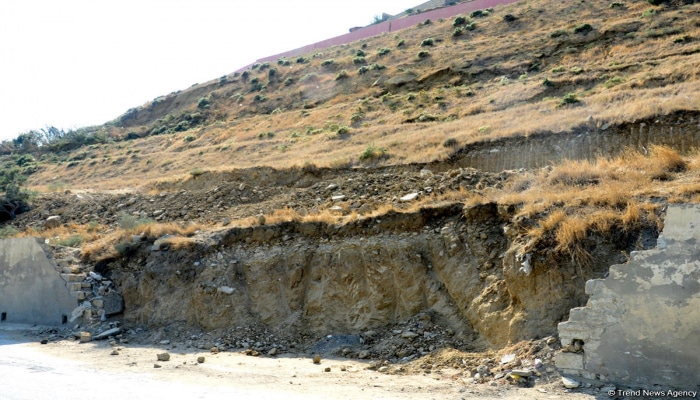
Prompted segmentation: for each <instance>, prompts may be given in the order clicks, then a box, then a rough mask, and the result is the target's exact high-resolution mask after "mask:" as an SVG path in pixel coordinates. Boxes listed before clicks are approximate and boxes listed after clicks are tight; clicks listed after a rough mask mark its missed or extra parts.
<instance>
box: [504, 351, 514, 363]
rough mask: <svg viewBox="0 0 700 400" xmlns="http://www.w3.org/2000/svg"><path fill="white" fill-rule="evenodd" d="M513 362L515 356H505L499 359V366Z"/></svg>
mask: <svg viewBox="0 0 700 400" xmlns="http://www.w3.org/2000/svg"><path fill="white" fill-rule="evenodd" d="M513 361H515V354H514V353H512V354H506V355H504V356H503V357H502V358H501V364H508V363H511V362H513Z"/></svg>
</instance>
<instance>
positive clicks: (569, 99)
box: [559, 93, 581, 106]
mask: <svg viewBox="0 0 700 400" xmlns="http://www.w3.org/2000/svg"><path fill="white" fill-rule="evenodd" d="M580 101H581V100H579V99H578V97H576V94H575V93H569V94H566V95H564V97H562V98H561V102H560V103H559V105H560V106H565V105H567V104H575V103H578V102H580Z"/></svg>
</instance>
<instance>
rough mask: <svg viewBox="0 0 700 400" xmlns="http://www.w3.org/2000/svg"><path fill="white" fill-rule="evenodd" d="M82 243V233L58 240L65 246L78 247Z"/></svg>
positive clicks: (60, 244) (59, 243)
mask: <svg viewBox="0 0 700 400" xmlns="http://www.w3.org/2000/svg"><path fill="white" fill-rule="evenodd" d="M81 243H83V237H82V236H81V235H73V236H69V237H67V238H65V239H61V240H59V241H58V242H56V244H57V245H59V246H65V247H78V246H80V244H81Z"/></svg>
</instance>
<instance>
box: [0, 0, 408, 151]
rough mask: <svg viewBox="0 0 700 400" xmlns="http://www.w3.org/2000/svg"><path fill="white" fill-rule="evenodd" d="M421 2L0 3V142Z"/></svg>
mask: <svg viewBox="0 0 700 400" xmlns="http://www.w3.org/2000/svg"><path fill="white" fill-rule="evenodd" d="M421 2H422V0H414V1H412V0H322V1H321V0H309V1H307V0H301V1H289V0H264V1H256V0H251V1H240V0H118V1H117V0H61V1H58V0H0V141H2V140H7V139H11V138H14V137H16V136H17V135H18V134H20V133H23V132H27V131H29V130H31V129H40V128H42V127H45V126H56V127H58V128H63V129H74V128H79V127H82V126H90V125H99V124H102V123H105V122H107V121H110V120H112V119H114V118H116V117H118V116H120V115H121V114H123V113H124V112H125V111H126V110H128V109H129V108H132V107H137V106H140V105H142V104H144V103H146V102H147V101H149V100H152V99H154V98H156V97H158V96H161V95H165V94H168V93H171V92H174V91H176V90H181V89H186V88H188V87H190V86H192V85H193V84H195V83H201V82H206V81H209V80H212V79H216V78H218V77H220V76H222V75H225V74H229V73H231V72H233V71H235V70H237V69H239V68H241V67H244V66H246V65H248V64H250V63H252V62H254V61H255V60H257V59H259V58H262V57H266V56H270V55H274V54H277V53H281V52H284V51H287V50H292V49H295V48H297V47H301V46H304V45H307V44H311V43H314V42H317V41H320V40H323V39H327V38H331V37H334V36H338V35H342V34H344V33H347V32H348V29H349V28H350V27H353V26H365V25H368V24H370V23H371V22H372V21H373V19H374V16H375V15H381V13H382V12H386V13H389V14H398V13H399V12H401V11H404V10H405V9H407V8H410V7H413V6H415V5H417V4H419V3H421Z"/></svg>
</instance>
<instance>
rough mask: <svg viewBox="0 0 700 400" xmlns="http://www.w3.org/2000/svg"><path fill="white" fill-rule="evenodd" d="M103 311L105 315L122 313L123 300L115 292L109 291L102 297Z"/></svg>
mask: <svg viewBox="0 0 700 400" xmlns="http://www.w3.org/2000/svg"><path fill="white" fill-rule="evenodd" d="M102 301H103V304H104V311H105V314H107V315H114V314H119V313H121V312H122V311H124V298H123V297H122V296H121V295H120V294H119V293H117V292H115V291H113V290H112V291H109V292H108V293H105V294H104V295H103V296H102Z"/></svg>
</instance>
